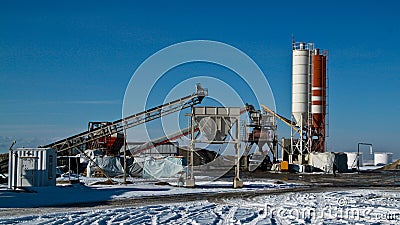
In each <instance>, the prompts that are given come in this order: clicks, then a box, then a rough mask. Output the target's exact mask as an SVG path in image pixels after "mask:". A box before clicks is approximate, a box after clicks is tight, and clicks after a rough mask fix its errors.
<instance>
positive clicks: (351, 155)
mask: <svg viewBox="0 0 400 225" xmlns="http://www.w3.org/2000/svg"><path fill="white" fill-rule="evenodd" d="M345 154H346V155H347V167H348V168H349V169H352V168H357V155H358V153H357V152H345ZM359 161H360V166H363V155H362V152H360V158H359Z"/></svg>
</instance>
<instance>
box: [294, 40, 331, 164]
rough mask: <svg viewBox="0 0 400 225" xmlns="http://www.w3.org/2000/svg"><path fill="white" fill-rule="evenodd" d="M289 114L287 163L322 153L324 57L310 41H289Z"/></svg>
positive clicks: (326, 54) (325, 90) (325, 83)
mask: <svg viewBox="0 0 400 225" xmlns="http://www.w3.org/2000/svg"><path fill="white" fill-rule="evenodd" d="M292 52H293V61H292V116H291V122H292V123H291V124H292V125H293V126H291V127H292V129H291V138H290V139H291V144H290V152H289V163H294V162H297V163H299V164H303V163H304V160H305V159H304V157H303V155H305V154H308V153H311V152H325V150H326V142H325V138H326V136H327V106H328V104H327V88H328V86H327V83H328V82H327V67H326V65H327V56H328V52H327V51H326V50H325V51H320V50H319V49H318V48H315V47H314V44H313V43H304V42H294V41H293V42H292Z"/></svg>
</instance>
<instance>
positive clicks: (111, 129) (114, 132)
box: [43, 84, 208, 155]
mask: <svg viewBox="0 0 400 225" xmlns="http://www.w3.org/2000/svg"><path fill="white" fill-rule="evenodd" d="M207 95H208V90H207V89H204V88H202V87H201V85H200V84H197V90H196V92H195V93H193V94H191V95H188V96H186V97H183V98H180V99H177V100H175V101H172V102H168V103H166V104H163V105H160V106H157V107H154V108H151V109H148V110H145V111H143V112H140V113H137V114H135V115H131V116H128V117H126V118H123V119H119V120H116V121H114V122H91V123H89V129H88V131H85V132H82V133H80V134H77V135H73V136H71V137H68V138H65V139H62V140H59V141H57V142H54V143H51V144H48V145H46V146H43V147H44V148H53V149H55V150H56V151H57V153H58V155H62V154H66V155H70V154H72V152H73V151H76V150H77V151H78V152H80V153H82V152H83V151H84V150H85V149H87V148H97V147H101V148H103V149H106V150H107V151H109V153H115V151H116V149H118V150H119V149H120V147H121V144H120V141H121V139H123V138H121V135H123V131H124V129H128V128H132V127H135V126H137V125H140V124H143V123H146V122H148V121H151V120H154V119H157V118H160V117H161V116H165V115H168V114H171V113H174V112H178V111H180V110H182V109H185V108H189V107H192V106H194V105H197V104H200V103H201V101H202V100H203V98H204V97H205V96H207ZM122 137H123V136H122ZM122 143H123V142H122ZM118 146H119V148H118Z"/></svg>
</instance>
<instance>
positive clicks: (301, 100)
mask: <svg viewBox="0 0 400 225" xmlns="http://www.w3.org/2000/svg"><path fill="white" fill-rule="evenodd" d="M310 57H311V51H310V47H309V44H306V43H303V42H300V43H294V44H293V61H292V114H293V117H294V119H295V120H296V124H297V125H299V126H301V125H303V126H304V125H305V124H306V122H307V113H308V110H309V109H308V105H309V104H308V103H309V100H310V99H309V89H310V88H311V83H310V73H311V63H310Z"/></svg>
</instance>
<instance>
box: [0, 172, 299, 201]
mask: <svg viewBox="0 0 400 225" xmlns="http://www.w3.org/2000/svg"><path fill="white" fill-rule="evenodd" d="M84 179H85V178H84ZM99 181H100V180H99V179H96V178H92V179H91V180H89V181H88V180H84V182H86V183H87V184H91V183H96V182H99ZM101 181H104V179H101ZM119 182H121V180H119ZM156 182H157V181H154V180H152V181H146V180H145V179H134V180H133V182H132V183H133V184H128V185H123V184H117V185H104V184H103V185H82V184H79V183H78V184H74V185H57V186H56V187H30V188H29V189H27V190H29V192H22V191H10V190H7V186H6V185H2V186H1V185H0V208H31V207H50V206H62V205H75V204H82V203H95V202H104V201H113V200H122V199H132V198H141V197H148V196H173V195H180V194H193V193H215V192H219V193H224V192H242V191H253V190H254V191H257V190H268V189H271V190H272V189H278V188H290V187H295V186H301V185H299V184H294V183H280V184H277V183H276V182H275V181H252V182H244V188H241V189H233V188H232V183H233V182H229V181H213V182H211V183H210V182H202V181H197V182H196V188H184V187H178V186H172V185H156V184H155V183H156ZM171 183H173V182H171ZM175 183H176V182H175Z"/></svg>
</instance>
